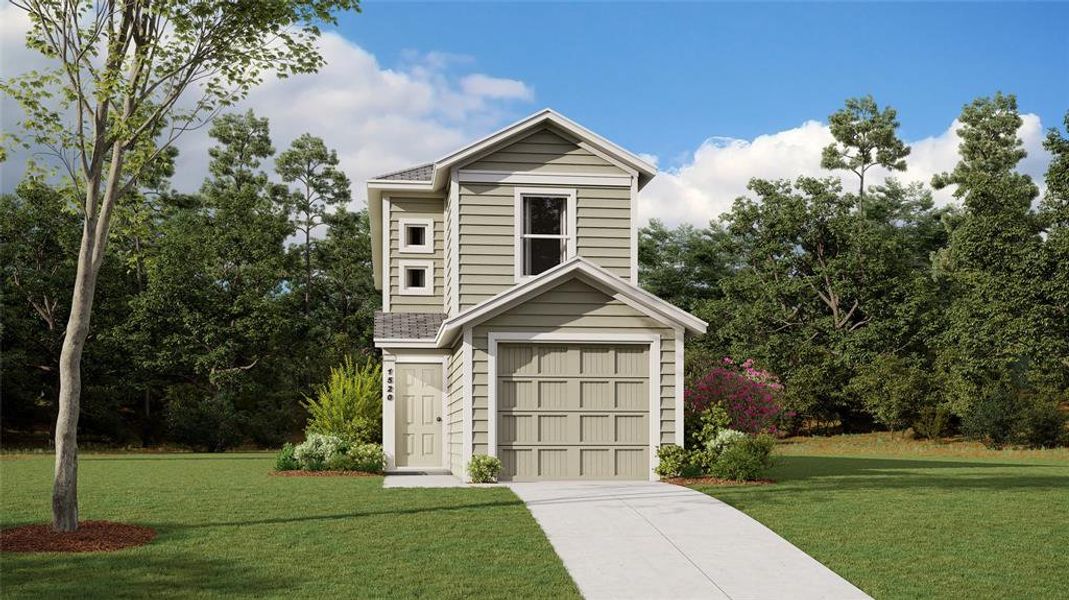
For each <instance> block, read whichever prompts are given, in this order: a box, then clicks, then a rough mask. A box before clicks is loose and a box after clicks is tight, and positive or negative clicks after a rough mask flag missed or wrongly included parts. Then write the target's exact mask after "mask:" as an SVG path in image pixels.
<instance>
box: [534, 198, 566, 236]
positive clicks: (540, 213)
mask: <svg viewBox="0 0 1069 600" xmlns="http://www.w3.org/2000/svg"><path fill="white" fill-rule="evenodd" d="M525 200H526V201H527V222H526V223H525V225H526V231H524V233H533V234H539V235H562V234H563V233H564V207H565V199H564V198H543V197H539V196H535V197H528V198H525Z"/></svg>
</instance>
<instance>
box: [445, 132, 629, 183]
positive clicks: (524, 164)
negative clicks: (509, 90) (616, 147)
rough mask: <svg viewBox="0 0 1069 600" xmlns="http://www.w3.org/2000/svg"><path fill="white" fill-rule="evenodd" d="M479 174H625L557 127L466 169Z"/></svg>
mask: <svg viewBox="0 0 1069 600" xmlns="http://www.w3.org/2000/svg"><path fill="white" fill-rule="evenodd" d="M464 168H465V169H467V170H476V171H509V172H513V173H539V172H542V173H597V174H599V175H625V174H626V172H625V171H624V170H623V169H621V168H620V167H617V166H616V165H614V164H612V163H611V162H609V161H607V160H605V159H603V158H601V157H600V156H597V155H595V154H594V153H592V152H590V151H589V150H586V149H584V148H581V147H579V146H578V145H577V144H576V143H575V142H574V141H572V140H570V139H568V136H567V134H562V133H561V132H559V131H556V130H555V129H553V128H546V129H542V130H540V131H538V132H537V133H534V134H532V135H530V136H527V137H525V138H523V139H521V140H519V141H517V142H515V143H512V144H509V145H508V146H505V147H504V148H502V149H500V150H497V151H496V152H493V153H491V154H489V155H487V156H484V157H482V158H480V159H479V160H477V161H475V162H472V163H469V164H467V165H465V166H464Z"/></svg>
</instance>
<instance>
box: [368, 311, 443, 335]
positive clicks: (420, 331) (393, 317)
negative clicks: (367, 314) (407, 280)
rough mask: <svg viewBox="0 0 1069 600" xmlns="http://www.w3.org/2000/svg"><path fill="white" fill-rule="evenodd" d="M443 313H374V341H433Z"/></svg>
mask: <svg viewBox="0 0 1069 600" xmlns="http://www.w3.org/2000/svg"><path fill="white" fill-rule="evenodd" d="M444 320H445V314H444V313H384V312H382V311H380V310H377V311H375V339H385V340H398V339H404V340H433V339H434V336H435V335H437V334H438V326H440V325H441V324H442V321H444Z"/></svg>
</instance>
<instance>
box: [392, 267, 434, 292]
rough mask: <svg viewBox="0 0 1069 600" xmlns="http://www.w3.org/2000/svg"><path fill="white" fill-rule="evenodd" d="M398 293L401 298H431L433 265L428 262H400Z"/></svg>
mask: <svg viewBox="0 0 1069 600" xmlns="http://www.w3.org/2000/svg"><path fill="white" fill-rule="evenodd" d="M397 266H398V268H399V269H400V271H401V272H400V282H399V285H398V293H399V295H401V296H431V295H433V294H434V263H433V262H431V261H429V260H402V261H398V263H397Z"/></svg>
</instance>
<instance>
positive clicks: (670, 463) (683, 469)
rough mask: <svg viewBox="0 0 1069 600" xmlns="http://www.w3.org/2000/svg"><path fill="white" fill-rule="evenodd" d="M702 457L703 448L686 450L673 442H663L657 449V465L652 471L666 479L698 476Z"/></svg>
mask: <svg viewBox="0 0 1069 600" xmlns="http://www.w3.org/2000/svg"><path fill="white" fill-rule="evenodd" d="M703 458H705V454H704V451H703V450H698V451H688V450H684V449H683V448H681V447H679V446H677V445H675V444H665V445H663V446H661V447H660V448H658V449H657V467H656V468H655V469H654V472H655V473H657V474H658V475H660V476H661V477H664V478H666V479H671V478H673V477H698V476H700V475H701V474H702V460H703Z"/></svg>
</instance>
